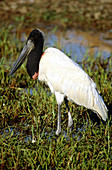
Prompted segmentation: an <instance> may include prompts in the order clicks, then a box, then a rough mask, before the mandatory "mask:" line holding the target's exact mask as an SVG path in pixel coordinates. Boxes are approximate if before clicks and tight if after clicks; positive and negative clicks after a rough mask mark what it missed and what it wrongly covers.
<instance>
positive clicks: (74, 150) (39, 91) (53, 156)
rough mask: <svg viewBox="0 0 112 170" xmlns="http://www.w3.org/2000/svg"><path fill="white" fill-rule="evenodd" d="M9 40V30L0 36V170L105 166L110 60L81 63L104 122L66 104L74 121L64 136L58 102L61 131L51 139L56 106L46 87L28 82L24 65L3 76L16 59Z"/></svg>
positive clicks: (111, 153) (111, 101) (111, 102)
mask: <svg viewBox="0 0 112 170" xmlns="http://www.w3.org/2000/svg"><path fill="white" fill-rule="evenodd" d="M14 36H15V35H14ZM13 38H14V37H13V36H12V34H11V28H7V32H6V29H2V31H1V32H0V39H1V41H0V49H1V50H0V57H1V60H0V169H109V168H111V164H112V149H111V146H112V125H111V124H112V121H111V107H112V60H111V58H109V59H105V60H103V59H101V57H96V58H91V57H89V56H88V57H87V56H85V58H84V60H83V61H82V67H83V69H84V70H85V71H86V72H87V73H88V74H89V75H90V76H91V78H92V79H93V80H94V81H95V82H96V84H97V87H98V89H99V90H100V92H101V96H102V97H103V99H104V101H105V103H106V105H107V107H108V109H109V114H110V117H109V121H108V122H106V123H104V122H102V121H96V120H95V118H94V117H95V114H94V113H92V112H91V111H88V110H87V109H86V108H84V107H79V106H77V105H76V104H74V103H71V102H70V103H69V105H70V111H71V113H72V117H73V121H74V125H73V127H74V128H73V130H72V132H71V134H70V133H69V129H68V128H67V123H68V118H67V117H68V116H67V112H66V108H65V104H63V105H62V133H61V134H60V135H59V136H58V137H57V136H56V135H55V131H56V123H57V112H58V108H57V104H56V100H55V96H54V95H53V94H51V93H50V90H49V88H48V87H46V86H45V85H44V84H42V83H40V82H38V81H37V82H34V81H33V80H31V79H30V77H29V76H28V74H27V72H26V68H25V65H23V66H22V67H21V68H20V69H19V70H18V71H17V73H16V74H14V76H13V77H8V74H9V71H10V70H11V68H12V63H13V61H14V60H15V59H14V58H11V60H10V57H12V56H14V57H15V58H17V56H18V53H19V51H20V50H21V46H20V44H19V41H18V39H16V40H15V42H14V41H12V39H13ZM8 58H9V59H8ZM26 90H27V91H26ZM31 90H32V93H31ZM92 120H93V122H92ZM32 139H34V140H36V142H35V143H32Z"/></svg>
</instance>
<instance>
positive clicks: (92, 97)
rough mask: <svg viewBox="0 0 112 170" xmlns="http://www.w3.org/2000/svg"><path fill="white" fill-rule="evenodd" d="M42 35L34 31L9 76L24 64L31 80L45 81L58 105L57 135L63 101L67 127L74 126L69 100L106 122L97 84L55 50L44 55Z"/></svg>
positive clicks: (52, 49) (47, 50)
mask: <svg viewBox="0 0 112 170" xmlns="http://www.w3.org/2000/svg"><path fill="white" fill-rule="evenodd" d="M43 44H44V34H43V32H42V31H40V30H39V29H35V30H33V31H32V32H31V33H30V34H29V37H28V39H27V41H26V44H25V46H24V48H23V50H22V52H21V54H20V56H19V58H18V59H17V61H16V63H15V65H14V67H13V68H12V70H11V72H10V75H12V74H13V73H14V72H15V71H16V70H17V69H18V68H19V67H20V66H21V64H22V63H23V62H24V61H25V59H26V57H27V56H28V60H27V65H26V67H27V72H28V74H29V75H30V77H32V78H33V79H34V80H36V79H37V78H38V79H39V80H40V81H44V82H45V83H46V84H47V85H48V86H49V88H50V90H51V92H52V93H54V94H55V96H56V100H57V103H58V122H57V131H56V134H57V135H58V134H59V133H60V132H61V104H62V102H63V100H65V104H66V107H67V110H68V126H69V127H71V126H72V124H73V120H72V116H71V113H70V109H69V107H68V101H67V99H68V100H72V101H74V102H75V103H77V104H78V105H82V106H85V107H87V108H88V109H91V110H93V111H94V112H96V113H97V114H98V115H100V116H101V117H102V119H103V120H106V119H107V108H106V105H105V103H104V101H103V99H102V98H101V96H100V95H99V93H98V90H97V88H96V84H95V83H94V82H93V80H92V79H91V78H90V77H89V76H88V74H87V73H86V72H85V71H84V70H82V68H81V67H80V66H79V65H78V64H77V63H75V62H74V61H72V60H71V59H70V58H69V57H67V56H66V55H65V54H64V53H63V52H61V51H60V50H58V49H56V48H48V49H46V50H45V52H44V53H43Z"/></svg>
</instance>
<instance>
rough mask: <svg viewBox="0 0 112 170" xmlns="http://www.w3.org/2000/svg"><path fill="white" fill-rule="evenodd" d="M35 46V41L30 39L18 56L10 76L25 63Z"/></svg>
mask: <svg viewBox="0 0 112 170" xmlns="http://www.w3.org/2000/svg"><path fill="white" fill-rule="evenodd" d="M33 48H34V44H33V42H32V41H31V40H28V41H27V44H26V45H25V46H24V47H23V50H22V51H21V54H20V56H19V57H18V59H17V61H16V62H15V64H14V66H13V68H12V70H11V71H10V73H9V76H11V75H12V74H13V73H14V72H15V71H16V70H17V69H18V68H19V67H20V66H21V65H22V64H23V63H24V61H25V59H26V57H27V56H28V54H29V53H30V52H31V50H32V49H33Z"/></svg>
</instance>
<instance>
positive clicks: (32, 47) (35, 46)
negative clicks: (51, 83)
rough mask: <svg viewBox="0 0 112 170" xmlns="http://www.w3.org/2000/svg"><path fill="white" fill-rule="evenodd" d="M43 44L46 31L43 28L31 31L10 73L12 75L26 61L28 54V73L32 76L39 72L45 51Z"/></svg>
mask: <svg viewBox="0 0 112 170" xmlns="http://www.w3.org/2000/svg"><path fill="white" fill-rule="evenodd" d="M43 44H44V33H43V32H42V31H41V30H39V29H34V30H33V31H32V32H30V34H29V36H28V39H27V41H26V45H25V46H24V48H23V50H22V52H21V54H20V56H19V57H18V59H17V61H16V63H15V64H14V67H13V68H12V70H11V72H10V74H9V75H12V74H13V73H14V72H15V71H16V70H17V69H18V68H19V67H20V66H21V65H22V64H23V63H24V61H25V59H26V57H27V56H28V60H27V65H26V67H27V72H28V74H29V75H30V77H32V76H33V75H34V74H35V73H37V72H38V69H39V62H40V58H41V55H42V51H43Z"/></svg>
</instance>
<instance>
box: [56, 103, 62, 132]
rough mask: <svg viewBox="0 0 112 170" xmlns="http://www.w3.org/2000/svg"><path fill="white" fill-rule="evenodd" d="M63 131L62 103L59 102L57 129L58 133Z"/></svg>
mask: <svg viewBox="0 0 112 170" xmlns="http://www.w3.org/2000/svg"><path fill="white" fill-rule="evenodd" d="M59 133H61V105H60V104H58V120H57V130H56V135H59Z"/></svg>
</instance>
